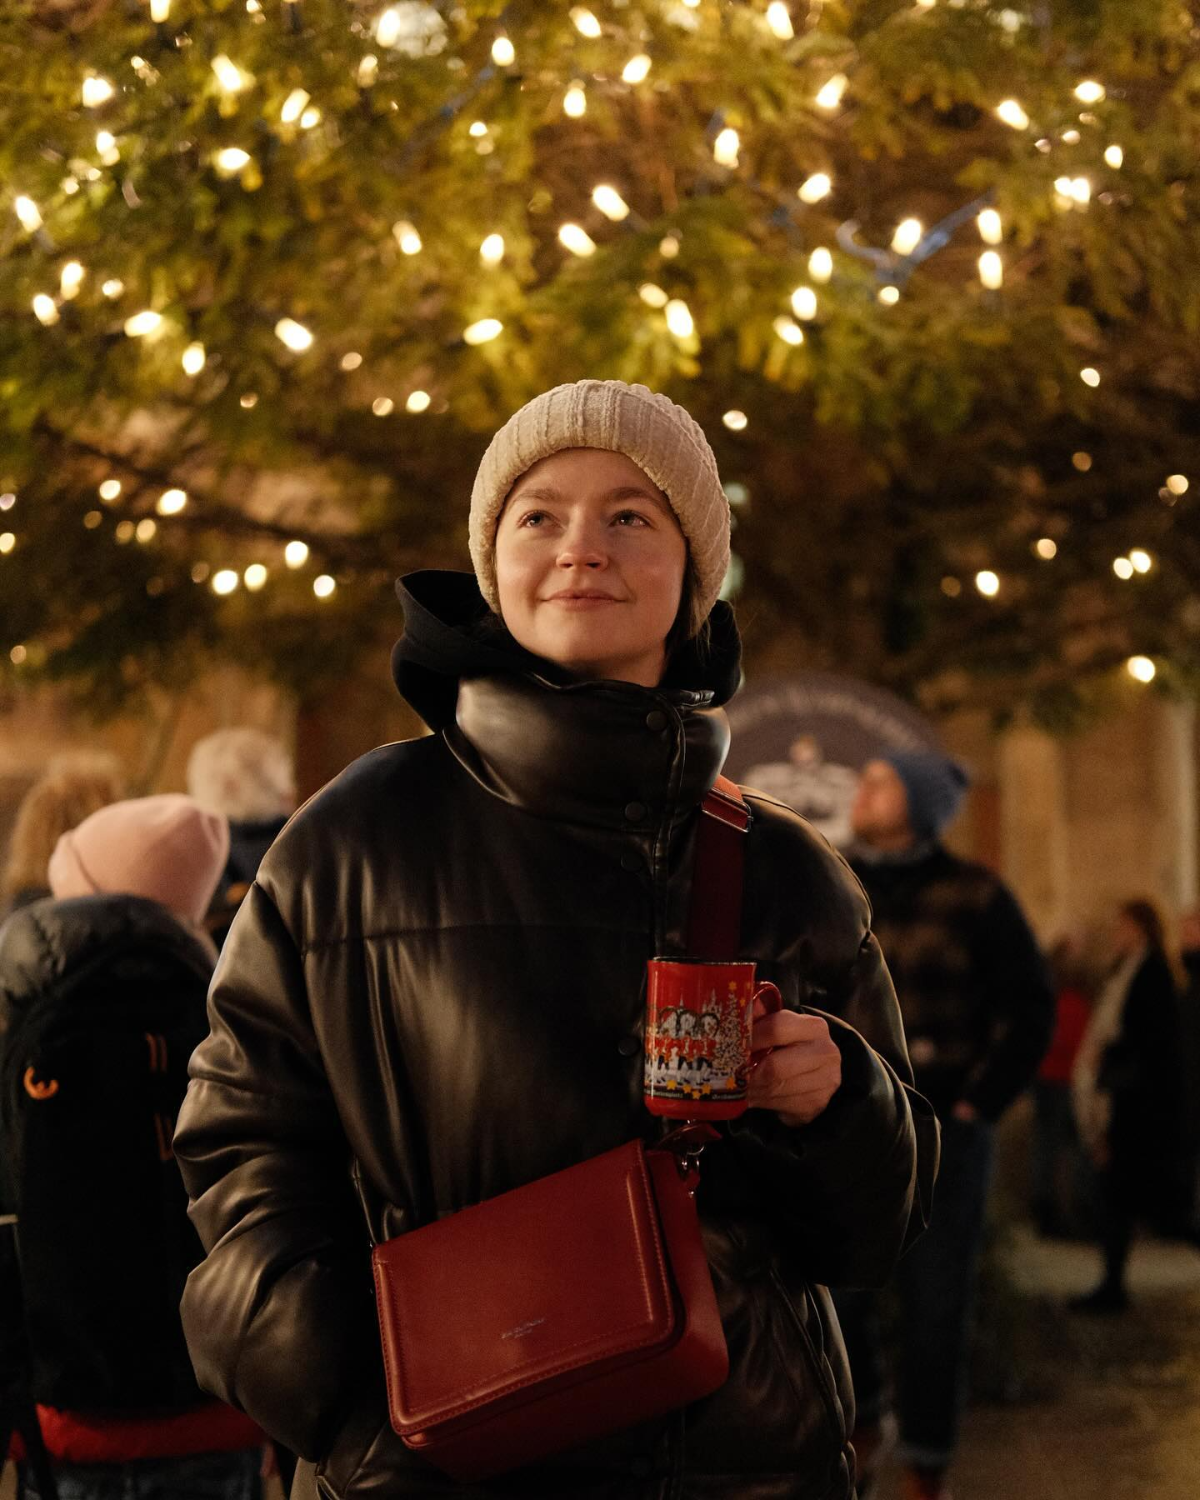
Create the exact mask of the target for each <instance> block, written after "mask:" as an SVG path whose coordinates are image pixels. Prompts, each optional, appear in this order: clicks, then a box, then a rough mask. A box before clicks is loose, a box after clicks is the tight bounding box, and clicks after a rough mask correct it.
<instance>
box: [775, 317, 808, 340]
mask: <svg viewBox="0 0 1200 1500" xmlns="http://www.w3.org/2000/svg"><path fill="white" fill-rule="evenodd" d="M771 327H772V328H774V330H775V332H776V334H777V335H778V336H779V337H780V338H781V339H782V340H783V342H784V343H785V344H791V345H792V346H793V348H795V347H796V346H797V345H800V344H802V343H803V342H804V329H803V328H801V327H800V325H799V323H795V322H793V321H792V319H791V318H788V317H785V316H784V315H783V314H780V316H779V317H778V318H776V319H775V321H774V323H772V324H771Z"/></svg>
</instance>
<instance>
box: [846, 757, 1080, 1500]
mask: <svg viewBox="0 0 1200 1500" xmlns="http://www.w3.org/2000/svg"><path fill="white" fill-rule="evenodd" d="M966 790H967V775H966V772H965V771H964V770H963V768H962V767H961V766H960V765H958V764H957V762H955V761H953V760H951V759H950V758H949V757H948V756H945V755H942V754H940V753H938V752H937V751H893V752H889V753H887V754H885V755H884V756H882V757H881V758H880V759H878V760H875V761H872V762H871V763H870V764H869V765H868V766H867V767H866V768H865V769H864V771H863V773H862V777H861V779H860V782H859V789H858V794H857V797H856V799H855V803H854V809H853V814H852V818H853V823H854V832H855V837H856V839H857V841H858V842H857V845H856V848H855V850H854V851H853V855H852V864H853V866H854V870H855V873H856V874H857V875H858V877H859V879H860V880H861V881H862V883H863V885H864V887H865V889H866V892H867V895H868V897H869V898H870V901H871V906H872V909H873V912H874V923H873V925H874V930H875V933H876V935H877V937H878V938H879V941H880V944H881V945H882V947H883V950H884V952H885V953H886V954H887V956H888V967H889V969H890V970H891V974H892V980H893V983H894V984H895V986H896V994H897V996H898V998H899V1001H900V1008H901V1011H902V1012H903V1015H904V1028H905V1033H906V1035H907V1038H908V1046H909V1053H910V1055H911V1058H912V1064H913V1073H914V1075H915V1078H916V1083H917V1087H918V1088H919V1089H920V1090H921V1092H922V1093H923V1094H925V1096H926V1097H927V1098H928V1099H929V1100H930V1102H931V1103H932V1104H933V1106H934V1108H935V1109H936V1110H937V1113H938V1116H939V1119H940V1121H941V1125H942V1166H941V1171H940V1174H939V1176H938V1186H937V1198H936V1202H935V1206H934V1215H933V1222H932V1224H931V1226H930V1228H929V1230H928V1231H927V1232H926V1234H925V1235H924V1237H923V1238H922V1239H921V1240H919V1241H918V1242H917V1244H916V1245H914V1246H913V1248H912V1250H911V1251H910V1252H909V1253H908V1255H906V1256H905V1257H904V1259H903V1260H902V1261H901V1262H900V1266H899V1269H898V1271H897V1273H896V1287H897V1291H898V1293H899V1299H900V1309H901V1313H900V1322H899V1348H898V1350H897V1351H896V1353H897V1355H898V1358H897V1370H896V1376H897V1378H896V1382H895V1384H896V1388H897V1397H898V1417H899V1440H900V1457H901V1459H902V1460H903V1462H904V1464H905V1466H906V1472H905V1476H904V1484H905V1489H904V1496H905V1500H948V1497H949V1489H948V1488H947V1477H946V1476H947V1470H948V1469H949V1466H950V1461H951V1459H952V1457H953V1455H954V1449H955V1444H956V1441H957V1436H958V1421H959V1415H960V1412H961V1410H962V1405H963V1401H964V1399H965V1395H966V1374H967V1364H968V1353H969V1347H970V1331H971V1309H972V1302H973V1298H974V1289H975V1280H976V1268H977V1263H978V1257H979V1249H980V1245H981V1240H982V1232H983V1222H984V1210H985V1206H986V1199H987V1187H988V1179H989V1171H990V1164H991V1145H992V1127H993V1125H994V1124H995V1122H996V1120H998V1119H999V1117H1000V1115H1001V1114H1002V1113H1003V1112H1004V1110H1005V1109H1007V1107H1008V1106H1009V1104H1011V1103H1012V1101H1013V1100H1014V1099H1015V1098H1016V1097H1017V1095H1018V1094H1020V1093H1022V1092H1023V1091H1024V1089H1025V1088H1026V1087H1028V1085H1029V1084H1030V1083H1031V1082H1032V1080H1033V1077H1034V1075H1035V1073H1036V1071H1037V1067H1038V1064H1039V1062H1040V1061H1041V1057H1042V1054H1043V1052H1044V1051H1045V1049H1046V1046H1047V1044H1048V1043H1049V1040H1050V1032H1051V1027H1052V1024H1053V1016H1054V998H1053V993H1052V991H1051V987H1050V982H1049V977H1048V974H1047V972H1046V968H1045V965H1044V963H1043V960H1042V956H1041V954H1040V952H1039V951H1038V946H1037V943H1036V941H1035V939H1034V937H1033V934H1032V933H1031V931H1030V929H1029V926H1028V924H1027V923H1026V921H1025V918H1024V917H1023V915H1022V913H1021V910H1020V907H1019V906H1018V905H1017V903H1016V901H1015V900H1014V898H1013V896H1012V895H1011V893H1010V892H1009V891H1008V890H1007V888H1006V887H1005V886H1004V885H1003V884H1002V883H1001V882H1000V881H999V880H998V879H997V878H996V876H995V875H993V874H992V873H991V871H990V870H987V869H985V868H984V866H983V865H980V864H976V863H974V862H972V861H970V860H966V859H961V858H959V857H958V856H957V855H954V854H951V853H950V851H949V850H948V849H946V848H945V847H944V846H943V845H942V843H941V842H940V839H941V835H942V833H943V832H944V831H945V829H946V828H947V827H948V826H949V824H950V823H951V821H952V820H953V818H954V816H955V814H956V813H957V812H958V810H959V807H960V806H961V804H962V801H963V798H964V796H965V793H966ZM835 1300H836V1301H837V1305H838V1314H839V1317H840V1318H841V1322H842V1329H843V1333H844V1335H845V1338H846V1347H847V1350H848V1352H849V1355H850V1365H851V1370H852V1373H853V1375H854V1383H855V1396H856V1401H857V1406H858V1427H857V1430H856V1432H855V1435H854V1444H855V1448H856V1450H857V1451H858V1453H859V1457H860V1462H861V1466H862V1468H863V1470H864V1471H865V1479H864V1482H863V1483H860V1487H859V1495H860V1496H866V1495H869V1493H870V1488H871V1483H872V1478H873V1474H874V1472H875V1471H876V1470H877V1468H878V1464H879V1460H880V1457H881V1451H882V1448H883V1447H884V1444H885V1438H886V1439H887V1440H889V1441H890V1439H891V1437H892V1436H893V1435H894V1425H893V1419H892V1418H891V1416H890V1414H889V1412H888V1411H887V1409H886V1406H885V1389H886V1385H887V1381H886V1375H885V1350H884V1348H883V1344H882V1337H881V1317H880V1307H879V1302H878V1294H877V1293H874V1292H839V1293H838V1294H837V1297H836V1299H835Z"/></svg>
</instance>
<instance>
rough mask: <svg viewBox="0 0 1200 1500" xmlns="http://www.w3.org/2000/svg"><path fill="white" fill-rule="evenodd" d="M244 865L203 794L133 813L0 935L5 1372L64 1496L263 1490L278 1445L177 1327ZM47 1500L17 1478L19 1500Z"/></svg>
mask: <svg viewBox="0 0 1200 1500" xmlns="http://www.w3.org/2000/svg"><path fill="white" fill-rule="evenodd" d="M228 852H229V830H228V825H227V824H226V822H225V819H224V818H221V817H218V816H216V815H215V814H212V813H208V812H205V811H204V810H203V809H202V808H200V807H199V806H198V805H197V804H196V803H195V802H193V801H192V799H191V798H190V797H183V796H178V795H166V796H158V797H142V798H138V799H136V800H134V801H128V802H116V803H113V804H112V805H111V806H108V807H104V808H101V809H100V810H99V811H98V812H95V813H93V814H92V816H91V817H89V818H85V819H84V821H83V822H82V823H81V824H80V825H79V827H78V828H75V829H73V830H72V831H70V832H68V833H65V834H63V836H62V837H61V838H60V839H59V841H58V844H57V846H56V847H55V850H54V853H53V855H52V857H51V859H50V864H49V876H48V878H49V881H50V887H51V892H52V896H53V899H51V900H46V901H39V902H36V903H33V904H31V905H29V906H26V907H25V908H24V909H22V910H21V911H19V912H17V913H15V914H14V915H13V916H12V917H10V919H9V920H8V921H7V922H6V923H5V924H4V926H3V928H0V1088H2V1090H3V1092H2V1095H0V1126H2V1129H0V1153H2V1154H3V1165H4V1171H3V1172H2V1173H0V1187H2V1188H3V1194H2V1197H3V1199H8V1198H9V1196H10V1194H11V1198H12V1202H11V1203H5V1202H3V1201H0V1212H3V1211H10V1212H15V1213H16V1214H17V1216H18V1218H19V1222H20V1231H21V1244H20V1248H21V1252H22V1256H21V1269H20V1272H19V1273H18V1272H17V1270H16V1263H15V1260H14V1259H13V1258H12V1257H11V1255H10V1256H7V1257H6V1258H5V1264H4V1265H3V1267H2V1268H0V1282H3V1285H2V1286H0V1297H2V1298H3V1300H4V1303H5V1306H6V1307H8V1308H15V1307H17V1306H20V1307H21V1308H22V1312H21V1314H20V1315H19V1316H10V1317H9V1318H7V1319H5V1320H4V1326H2V1327H0V1376H3V1375H9V1376H11V1377H13V1378H14V1379H15V1380H17V1381H19V1383H20V1387H21V1388H22V1389H23V1390H24V1391H25V1392H27V1394H28V1396H29V1397H30V1398H32V1400H33V1401H34V1402H36V1404H37V1411H38V1420H39V1422H40V1427H41V1432H42V1437H43V1440H44V1443H45V1446H46V1449H47V1450H48V1452H49V1455H50V1459H51V1462H52V1466H53V1470H54V1475H55V1479H56V1481H57V1487H58V1494H59V1496H60V1500H117V1497H121V1496H125V1495H137V1496H141V1497H153V1496H156V1495H157V1496H167V1495H169V1496H171V1497H172V1500H253V1497H254V1496H256V1495H257V1494H258V1491H259V1483H258V1471H259V1467H260V1463H261V1450H262V1434H261V1432H260V1431H259V1430H258V1428H257V1427H256V1426H255V1425H254V1423H253V1422H252V1421H251V1420H250V1419H248V1418H247V1417H246V1416H244V1415H243V1414H242V1413H241V1412H238V1411H234V1410H232V1409H231V1408H230V1407H229V1406H226V1405H224V1404H222V1403H221V1402H218V1401H213V1400H211V1399H207V1398H206V1397H205V1395H204V1394H203V1392H201V1391H200V1390H199V1389H197V1387H196V1383H195V1379H194V1377H193V1374H192V1371H191V1368H190V1365H189V1362H188V1355H187V1349H186V1347H185V1345H184V1341H183V1332H182V1329H181V1327H180V1324H179V1315H178V1311H177V1309H178V1305H179V1298H180V1294H181V1292H182V1290H183V1283H184V1281H185V1279H186V1276H187V1273H188V1271H189V1270H190V1269H191V1268H192V1267H193V1266H194V1265H195V1264H196V1262H197V1261H198V1260H199V1259H200V1256H201V1247H200V1245H199V1243H198V1242H197V1240H196V1235H195V1231H194V1230H193V1229H192V1228H191V1226H190V1225H189V1224H188V1221H187V1203H186V1199H185V1197H184V1193H183V1190H182V1187H181V1185H180V1182H179V1177H178V1173H177V1172H176V1171H175V1169H174V1164H173V1163H172V1161H171V1157H170V1137H171V1126H172V1121H173V1118H174V1115H175V1113H176V1111H177V1110H178V1108H179V1104H180V1102H181V1100H182V1098H183V1092H184V1088H185V1086H186V1071H185V1063H186V1059H187V1057H188V1056H189V1055H190V1053H191V1051H192V1050H193V1048H194V1047H195V1046H196V1044H197V1042H198V1041H200V1039H201V1038H202V1037H203V1036H204V1033H205V1010H204V1002H205V993H206V990H207V986H208V981H209V979H210V978H211V976H212V969H213V964H214V962H215V961H216V950H215V948H214V947H213V945H212V943H211V942H210V941H209V939H208V937H207V936H206V934H205V933H204V932H203V929H202V928H201V926H200V924H201V922H202V920H203V917H204V914H205V912H206V911H207V909H208V903H209V901H210V900H211V898H212V893H213V890H214V888H215V887H216V883H217V880H218V878H219V877H220V874H221V871H222V869H223V868H224V864H225V860H226V858H227V856H228ZM22 1325H23V1326H24V1328H25V1330H26V1332H27V1335H28V1348H27V1349H25V1348H24V1347H22V1342H23V1341H21V1339H20V1333H19V1330H20V1329H21V1327H22ZM0 1384H2V1381H0ZM29 1468H30V1470H32V1468H33V1465H32V1464H31V1465H30V1466H29ZM41 1493H43V1492H42V1491H41V1490H40V1488H39V1486H38V1484H37V1482H36V1478H35V1476H34V1474H33V1473H32V1472H26V1471H25V1466H24V1465H22V1473H21V1489H20V1494H21V1496H22V1500H37V1497H38V1495H39V1494H41Z"/></svg>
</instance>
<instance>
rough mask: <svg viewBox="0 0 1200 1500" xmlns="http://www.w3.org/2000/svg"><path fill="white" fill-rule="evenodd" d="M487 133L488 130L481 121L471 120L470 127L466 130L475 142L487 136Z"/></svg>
mask: <svg viewBox="0 0 1200 1500" xmlns="http://www.w3.org/2000/svg"><path fill="white" fill-rule="evenodd" d="M487 133H488V128H487V125H486V124H485V123H484V121H483V120H472V121H471V124H470V127H469V129H468V130H467V134H468V135H469V136H471V137H472V138H473V139H475V140H480V139H482V137H483V136H485V135H487Z"/></svg>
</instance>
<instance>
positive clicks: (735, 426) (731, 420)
mask: <svg viewBox="0 0 1200 1500" xmlns="http://www.w3.org/2000/svg"><path fill="white" fill-rule="evenodd" d="M721 421H722V422H724V423H725V426H726V427H728V428H729V430H730V432H745V430H746V428H747V426H748V425H749V421H750V419H749V417H747V415H746V413H745V412H744V411H727V412H726V413H725V415H724V416H723V417H722V418H721Z"/></svg>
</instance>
